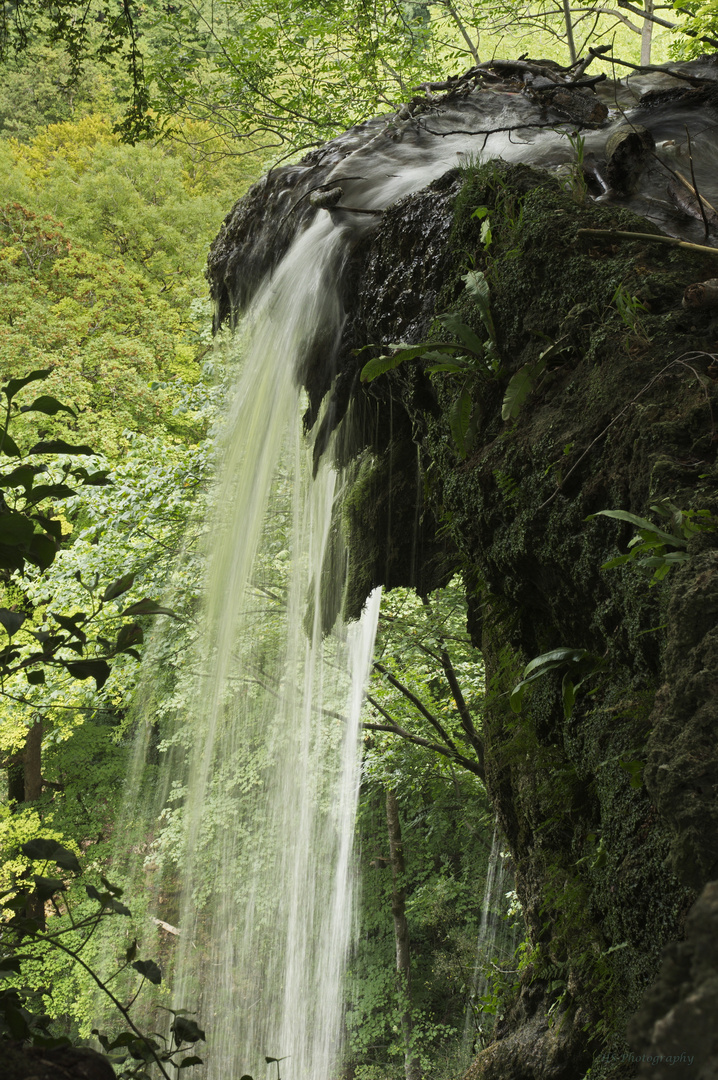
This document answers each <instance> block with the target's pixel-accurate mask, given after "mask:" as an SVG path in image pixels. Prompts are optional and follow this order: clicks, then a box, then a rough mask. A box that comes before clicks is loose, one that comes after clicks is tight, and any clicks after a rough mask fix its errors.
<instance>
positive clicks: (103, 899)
mask: <svg viewBox="0 0 718 1080" xmlns="http://www.w3.org/2000/svg"><path fill="white" fill-rule="evenodd" d="M85 892H86V893H87V895H88V896H89V898H90V900H97V902H98V903H99V904H102V906H103V907H107V906H108V904H109V902H110V899H111V897H110V894H109V893H101V892H100V890H99V889H97V888H96V887H95V886H94V885H85Z"/></svg>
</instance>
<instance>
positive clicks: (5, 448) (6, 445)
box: [0, 432, 21, 457]
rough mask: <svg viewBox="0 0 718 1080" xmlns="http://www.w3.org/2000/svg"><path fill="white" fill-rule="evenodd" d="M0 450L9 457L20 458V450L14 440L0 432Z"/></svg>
mask: <svg viewBox="0 0 718 1080" xmlns="http://www.w3.org/2000/svg"><path fill="white" fill-rule="evenodd" d="M0 450H2V452H3V454H7V456H8V457H20V456H21V455H20V449H19V447H18V445H17V443H16V442H15V440H14V439H11V438H10V436H9V435H8V434H7V432H6V433H5V435H3V434H2V432H0Z"/></svg>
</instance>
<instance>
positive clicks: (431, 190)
mask: <svg viewBox="0 0 718 1080" xmlns="http://www.w3.org/2000/svg"><path fill="white" fill-rule="evenodd" d="M716 70H717V69H716V66H715V63H714V61H713V60H708V61H704V62H700V63H698V64H696V65H695V66H685V67H684V68H681V69H678V71H679V75H682V77H679V78H674V77H672V76H670V75H669V74H667V73H660V74H659V75H658V76H657V77H654V76H647V75H638V76H636V77H635V78H633V79H628V80H626V81H625V82H624V83H623V84H621V85H620V86H618V87H611V88H609V87H607V86H605V85H604V86H600V85H599V86H596V87H590V86H589V87H586V86H579V87H575V86H570V85H568V86H559V85H557V84H556V85H554V86H553V87H552V88H551V93H550V94H548V95H546V96H544V97H543V98H541V97H540V95H538V92H537V91H534V92H532V93H529V92H528V91H529V90H530V83H529V80H528V79H527V78H526V73H525V71H521V70H520V69H519V70H518V71H513V72H512V71H511V69H510V68H509V69H508V70H501V71H500V74H501V77H502V78H503V79H504V83H503V84H502V85H500V86H498V87H497V88H492V89H482V88H481V85H477V84H478V79H474V80H473V82H472V81H471V80H468V81H466V82H465V83H464V84H461V86H460V87H457V88H455V89H454V91H453V92H452V93H450V94H449V95H448V96H447V97H446V98H445V99H443V100H441V101H438V102H434V101H432V102H430V103H429V102H427V103H426V104H425V105H423V106H419V107H417V108H416V109H415V111H414V115H411V114H409V115H407V116H401V115H400V114H397V116H396V117H393V118H389V119H388V120H387V119H386V118H384V119H382V120H376V121H371V122H370V123H369V124H368V125H364V126H363V127H362V128H360V129H353V130H352V131H351V132H349V133H347V135H346V136H342V137H340V138H339V139H337V140H335V141H334V142H332V143H330V144H328V145H327V147H325V148H322V149H321V150H319V151H317V152H316V153H313V154H312V155H310V157H309V158H308V159H306V160H305V161H304V162H303V163H300V164H299V165H296V166H289V167H287V168H285V169H277V170H275V171H274V172H272V173H270V174H269V176H268V177H267V178H266V179H265V180H264V181H262V182H261V183H260V184H259V185H257V186H256V187H255V188H254V189H253V191H252V192H251V193H250V195H249V196H248V197H247V199H246V200H245V201H244V202H242V203H240V204H238V206H237V207H235V209H234V210H233V212H232V213H231V214H230V215H229V217H228V218H227V220H226V222H225V225H224V227H223V230H222V232H221V233H220V236H219V237H218V239H217V241H216V242H215V245H214V248H213V251H212V253H211V256H210V280H211V285H212V289H213V294H214V297H215V301H216V303H217V312H218V316H217V317H218V319H219V320H220V321H221V320H222V319H224V318H234V317H236V316H237V314H238V312H239V309H241V308H242V307H244V306H245V305H246V304H247V303H248V301H249V298H250V297H251V295H252V294H253V293H254V291H255V290H256V289H257V287H258V286H259V283H260V281H262V280H265V275H267V274H269V275H270V276H269V278H268V279H267V280H269V281H270V282H271V280H272V276H271V275H272V273H273V272H274V271H275V268H276V267H278V266H280V260H281V259H282V257H283V256H284V253H285V251H286V250H288V247H289V244H290V243H291V241H292V238H293V237H294V236H295V235H301V234H302V232H303V231H304V230H306V229H307V228H314V225H311V224H310V223H311V222H312V221H314V222H315V223H316V222H317V221H320V220H324V221H326V223H327V224H329V223H331V224H332V225H333V227H334V229H335V230H337V231H340V232H341V233H342V236H343V245H342V255H341V257H340V258H339V260H338V262H337V263H336V266H337V277H338V280H339V285H338V296H339V300H338V302H339V305H340V308H341V314H340V317H339V318H338V320H337V326H338V329H337V330H336V332H332V333H330V334H327V333H326V332H325V331H323V330H322V328H321V327H317V328H316V334H309V335H308V337H307V341H306V342H305V345H304V348H303V351H302V353H301V356H300V358H299V361H298V367H297V375H298V377H299V378H300V379H301V380H302V382H303V383H304V385H305V387H306V390H307V393H308V397H309V407H308V411H307V414H306V416H305V425H306V426H307V428H312V427H314V426H315V424H316V425H317V427H316V429H315V438H316V442H315V446H316V447H317V458H320V457H321V456H322V454H323V453H324V452H325V451H326V450H327V448H328V447H329V445H330V437H331V436H332V435H333V436H334V438H335V439H336V442H335V444H334V447H333V450H331V451H330V452H331V453H333V455H334V457H335V459H336V460H337V461H338V462H339V463H341V465H342V466H344V467H346V469H347V473H346V475H347V477H348V480H347V493H346V495H345V496H344V499H343V504H342V506H341V510H340V511H339V510H335V523H336V527H337V528H339V527H341V529H342V530H343V532H344V537H345V542H346V545H347V556H346V560H345V563H344V567H345V580H344V587H343V595H342V597H340V598H335V600H334V601H333V602H331V601H327V604H326V605H325V609H326V610H325V614H324V616H323V618H324V623H325V625H326V626H330V625H332V624H333V622H334V617H335V615H336V614H337V613H338V612H339V609H340V607H341V608H343V611H344V614H345V615H346V616H348V617H349V618H356V617H357V616H358V615H359V613H360V612H361V609H362V606H363V604H364V601H365V599H366V597H367V596H368V595H369V594H370V593H371V592H372V590H373V589H375V588H377V587H379V586H385V587H387V588H393V587H396V586H399V585H404V586H412V587H415V588H417V589H418V590H419V591H420V592H422V593H425V592H429V591H430V590H431V589H432V588H435V587H436V586H438V585H440V584H443V583H444V582H446V581H447V580H448V579H449V578H450V577H451V576H452V575H453V574H454V573H455V572H457V571H460V572H461V573H462V575H463V579H464V582H465V585H466V589H467V599H468V603H469V613H470V616H469V626H470V632H471V634H472V639H473V642H474V644H475V646H476V648H477V649H478V650H480V652H481V655H482V656H483V659H484V663H485V665H486V673H487V698H486V710H485V716H484V727H483V736H482V737H483V751H484V756H485V770H486V782H487V788H488V793H489V797H490V800H491V804H492V806H493V808H494V809H495V811H496V813H497V815H498V820H499V823H500V826H501V828H502V830H503V833H504V835H505V836H506V838H507V842H508V845H509V848H510V852H511V858H512V860H513V863H514V867H515V874H516V888H517V892H518V896H519V899H520V901H521V905H522V908H523V912H524V916H525V919H526V924H527V929H528V934H529V942H530V946H531V949H530V955H529V958H528V960H527V962H526V963H525V964H524V965H523V967H522V970H521V977H520V986H519V990H518V993H517V994H516V995H514V997H513V998H512V999H511V1000H507V1001H506V1002H505V1008H504V1013H503V1016H502V1017H501V1019H500V1020H499V1021H498V1023H497V1026H496V1029H495V1041H494V1042H493V1043H492V1044H491V1045H490V1046H489V1047H488V1048H487V1049H485V1050H484V1051H483V1052H482V1053H481V1054H480V1055H479V1056H478V1058H477V1059H476V1061H475V1063H474V1064H473V1065H472V1067H471V1069H470V1070H469V1074H468V1075H469V1076H470V1077H471V1078H472V1080H480V1078H483V1080H489V1078H491V1080H529V1078H530V1080H577V1078H579V1077H582V1076H583V1075H584V1074H585V1073H586V1071H587V1070H588V1069H589V1068H590V1069H591V1073H590V1075H591V1080H609V1078H610V1080H619V1078H623V1077H626V1078H628V1077H633V1076H642V1077H653V1078H654V1080H655V1078H657V1077H658V1076H659V1075H660V1076H661V1077H662V1076H663V1075H664V1074H665V1075H666V1076H670V1077H671V1078H681V1077H686V1078H688V1077H689V1076H695V1075H698V1074H697V1073H696V1072H695V1071H694V1070H695V1066H696V1064H701V1065H704V1066H705V1069H706V1070H707V1071H705V1073H701V1075H705V1076H713V1075H714V1074H715V1068H716V1066H715V1049H714V1047H713V1044H712V1041H711V1039H712V1037H711V1036H710V1032H709V1029H708V1028H706V1024H708V1025H709V1026H711V1029H712V1020H711V1019H710V1016H711V1015H713V1014H712V1013H711V1009H713V1008H714V1007H715V991H714V989H713V987H714V985H715V977H716V976H715V972H716V969H715V964H713V966H711V963H712V961H710V962H709V961H708V960H706V961H705V962H704V963H703V967H702V968H701V966H700V964H699V963H698V961H697V959H696V958H697V956H698V954H699V952H700V946H699V945H698V944H697V942H699V941H700V940H703V939H704V938H705V935H706V933H707V930H706V927H708V926H709V925H712V922H711V920H714V915H715V912H714V911H713V907H714V896H713V891H711V890H712V889H713V887H712V886H710V887H709V888H708V890H707V891H706V892H705V893H703V895H702V898H701V900H700V901H699V904H698V905H697V906H695V907H693V905H694V904H695V902H696V900H697V898H698V897H699V895H700V894H701V893H702V891H703V890H704V887H706V886H707V883H709V882H711V881H713V879H715V878H716V877H718V844H717V842H716V836H717V835H718V812H717V811H716V800H715V792H716V784H717V783H718V760H717V759H716V749H715V739H714V732H715V725H716V719H717V717H716V708H717V707H716V700H718V698H717V697H716V674H715V673H716V671H718V630H716V611H718V534H717V533H716V528H715V522H716V516H715V515H716V513H718V500H717V499H716V478H717V467H716V446H717V442H718V440H717V435H716V426H715V425H716V408H717V404H718V403H717V401H716V398H717V397H718V395H717V394H716V377H717V376H718V358H717V355H716V353H717V342H716V336H717V329H718V327H717V323H718V320H717V318H716V310H717V309H716V308H715V307H710V306H692V305H691V302H690V300H689V299H686V300H685V301H684V294H685V292H686V290H687V289H688V288H689V287H690V286H694V285H696V284H698V283H703V282H710V281H711V280H712V279H714V278H715V276H716V273H718V271H717V270H716V266H717V259H716V252H718V249H714V251H711V250H706V249H710V248H711V247H712V246H713V245H714V243H715V239H714V238H715V223H714V221H713V220H712V219H710V220H709V215H708V211H707V209H706V205H705V204H702V205H703V209H701V203H700V202H699V199H698V198H697V197H696V192H698V194H699V196H703V198H704V199H705V201H706V203H707V204H710V207H714V206H715V205H716V204H718V188H717V186H716V176H717V175H718V171H717V170H716V156H717V151H716V145H717V144H716V138H715V135H716V127H717V126H718V112H717V106H716V101H717V97H716V83H715V77H716ZM652 78H654V82H653V84H651V79H652ZM512 79H513V80H514V81H513V82H512V81H511V80H512ZM519 89H523V90H524V91H526V93H524V94H522V95H521V96H519V95H518V94H517V93H516V91H517V90H519ZM544 89H545V88H544ZM596 90H600V97H599V96H597V94H596V93H595V91H596ZM538 129H547V130H538ZM687 132H689V133H690V138H689V135H688V134H687ZM569 136H570V138H569ZM689 141H690V145H689ZM438 147H440V150H439V149H437V148H438ZM689 177H690V178H691V179H689ZM337 189H340V190H339V194H338V195H336V197H335V198H334V201H331V200H330V201H329V204H326V203H325V204H324V205H323V204H322V200H321V198H314V200H313V201H312V196H313V195H315V196H316V194H317V193H319V194H320V195H322V193H327V192H332V191H335V192H336V190H337ZM681 189H682V190H681ZM689 189H690V190H689ZM477 212H478V213H477ZM487 223H488V225H489V229H490V231H488V230H487ZM666 235H670V236H673V237H676V236H678V237H681V238H683V239H684V240H686V241H688V244H689V246H678V245H675V244H673V245H671V244H664V243H662V242H660V241H658V242H656V241H654V240H652V239H651V237H652V236H657V237H664V236H666ZM275 236H276V246H275V242H274V240H273V239H271V238H272V237H275ZM691 245H692V246H691ZM701 249H703V250H701ZM471 275H474V277H473V278H472V276H471ZM477 275H480V277H479V278H477ZM467 277H468V278H469V281H467ZM477 280H478V281H479V286H477V284H476V283H477ZM472 282H473V284H474V289H473V291H472V289H471V287H468V288H467V285H469V286H471V284H472ZM481 282H483V283H484V284H485V286H486V287H487V290H488V291H487V293H486V292H483V291H482V288H483V286H482V285H481ZM486 296H488V309H487V303H486ZM448 315H452V316H453V317H454V318H453V323H452V322H451V321H447V319H446V317H447V316H448ZM452 326H453V327H458V326H461V327H463V328H464V329H463V330H458V331H454V330H452ZM467 328H468V330H469V331H470V332H471V333H472V334H473V338H472V339H471V340H472V341H476V342H477V344H472V345H471V346H466V340H467V336H466V329H467ZM447 331H448V335H449V340H451V338H452V335H453V342H454V345H453V346H452V347H453V349H454V352H453V353H452V354H451V355H452V356H454V357H456V356H457V355H459V354H460V353H461V349H460V348H459V345H460V344H463V345H464V346H465V347H466V353H468V354H469V355H468V357H467V355H465V354H464V355H463V362H462V363H461V364H458V363H454V365H453V368H452V367H451V365H447V364H446V363H444V369H443V370H439V371H436V372H434V373H430V372H429V370H428V369H429V367H430V366H431V365H432V364H436V363H437V357H436V355H435V354H436V349H437V346H438V345H439V344H441V343H442V342H446V341H447ZM457 333H458V338H459V340H457ZM395 343H401V344H402V345H405V346H418V345H420V344H422V343H427V345H426V348H425V350H424V351H425V352H427V353H432V355H431V357H430V358H429V359H426V358H424V357H423V355H422V352H421V351H419V352H418V353H415V354H414V355H413V356H411V357H407V358H406V359H405V360H404V361H403V362H401V363H398V364H396V365H394V366H393V370H390V369H387V370H386V371H385V372H384V373H383V374H379V375H378V376H377V377H376V378H375V379H372V380H371V381H365V382H362V381H361V372H362V369H363V368H364V366H365V365H366V364H367V362H368V361H369V360H370V359H372V358H375V357H377V356H379V355H380V354H382V353H386V352H387V350H390V349H391V346H392V345H393V344H395ZM432 343H433V345H432ZM432 349H433V352H432ZM439 359H441V358H439ZM443 359H444V361H446V360H447V355H446V353H445V354H444V357H443ZM521 373H522V377H521V379H517V376H519V374H521ZM654 508H655V509H654ZM605 511H610V512H618V515H617V516H613V517H611V516H606V515H605V514H604V512H605ZM596 515H598V516H596ZM621 515H623V516H621ZM626 515H629V516H626ZM630 515H633V519H640V521H641V522H642V524H638V523H637V522H636V520H632V519H631V517H630ZM641 530H643V531H642V532H641ZM651 530H653V531H651ZM637 534H638V536H639V540H641V539H642V541H643V543H644V545H648V546H647V547H645V550H643V552H641V549H640V548H639V547H637V546H636V545H635V544H634V545H633V548H629V547H628V544H629V542H630V541H631V539H632V538H633V537H634V536H636V535H637ZM659 534H660V535H659ZM631 552H633V555H634V557H633V558H630V557H629V558H627V559H625V560H623V561H617V563H616V565H614V566H613V567H608V568H604V564H606V563H608V562H611V561H612V560H618V558H619V557H620V556H623V555H629V556H630V555H631ZM639 555H642V557H641V558H639ZM335 561H336V560H335ZM556 650H562V651H561V653H560V655H559V654H558V653H555V652H554V656H553V661H552V666H550V667H549V666H547V667H546V670H545V677H541V678H536V679H535V680H533V681H532V682H531V685H529V686H527V687H526V690H525V694H523V696H521V695H519V696H518V697H517V696H516V694H515V692H514V688H515V687H516V686H517V684H518V683H519V682H520V681H521V679H522V673H525V668H526V666H527V665H528V664H529V663H530V662H531V661H533V660H534V659H535V658H539V657H545V656H546V655H547V654H549V653H552V651H556ZM546 663H548V662H546ZM534 671H535V673H540V664H539V666H538V668H534ZM526 674H527V673H526ZM512 706H515V707H512ZM689 913H690V914H689ZM684 936H685V941H683V940H682V939H683V938H684ZM676 942H680V944H678V945H677V944H675V943H676ZM666 946H668V947H669V950H672V952H670V951H669V954H668V957H669V959H668V960H666V964H667V965H668V968H665V969H663V970H662V969H661V956H662V951H663V949H664V948H665V947H666ZM671 957H673V960H672V961H670V958H671ZM671 963H672V964H673V968H671V967H670V964H671ZM676 966H680V968H681V972H682V976H681V978H680V979H678V978H677V977H676V975H675V967H676ZM657 980H658V982H657ZM651 984H655V985H654V989H653V990H652V991H651V992H650V995H651V996H649V998H647V999H646V1001H645V1002H644V1003H643V1004H642V1000H643V996H644V994H645V992H646V990H647V988H648V987H649V986H651ZM670 1009H673V1013H671V1014H670V1016H669V1017H668V1019H664V1020H663V1022H662V1023H660V1024H657V1023H656V1021H657V1019H660V1018H663V1017H665V1015H666V1014H668V1012H669V1010H670ZM632 1017H635V1018H634V1019H633V1020H632V1019H631V1018H632ZM706 1017H709V1019H706ZM627 1025H628V1032H629V1035H628V1038H629V1040H630V1041H629V1042H627V1041H626V1030H627ZM701 1025H703V1026H701ZM681 1055H684V1057H681ZM659 1056H660V1057H661V1060H662V1061H663V1062H664V1066H663V1068H664V1072H660V1073H659V1072H656V1071H655V1068H657V1067H658V1066H657V1065H656V1063H655V1062H654V1061H653V1058H658V1057H659ZM669 1057H670V1058H671V1059H672V1060H671V1061H670V1067H668V1068H666V1067H665V1061H667V1060H668V1058H669ZM689 1057H690V1058H691V1061H689V1060H688V1058H689ZM673 1059H675V1060H673ZM711 1070H713V1071H711Z"/></svg>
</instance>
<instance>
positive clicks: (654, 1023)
mask: <svg viewBox="0 0 718 1080" xmlns="http://www.w3.org/2000/svg"><path fill="white" fill-rule="evenodd" d="M717 1019H718V881H712V882H711V883H710V884H708V885H706V887H705V889H704V890H703V892H702V893H701V895H700V897H699V898H698V900H697V901H696V903H695V904H694V905H693V907H692V908H691V911H690V913H689V915H688V918H687V919H686V926H685V939H684V940H683V941H680V942H675V943H673V944H671V945H669V946H668V947H667V949H666V951H665V954H664V956H663V962H662V964H661V969H660V972H659V974H658V979H657V980H656V982H655V984H654V985H653V986H652V987H651V989H650V990H649V991H648V993H647V994H646V995H645V998H644V1000H643V1002H642V1004H641V1008H640V1009H639V1011H638V1013H637V1014H636V1016H635V1017H634V1018H633V1020H632V1021H631V1024H630V1025H629V1033H628V1034H629V1041H630V1043H631V1047H632V1050H633V1054H634V1057H635V1058H636V1059H637V1060H638V1062H639V1069H638V1074H637V1075H638V1076H639V1077H640V1078H641V1080H694V1078H695V1077H700V1080H716V1077H718V1023H717Z"/></svg>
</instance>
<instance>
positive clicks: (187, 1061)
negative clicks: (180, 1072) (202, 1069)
mask: <svg viewBox="0 0 718 1080" xmlns="http://www.w3.org/2000/svg"><path fill="white" fill-rule="evenodd" d="M202 1064H203V1062H202V1058H201V1057H197V1055H196V1054H193V1055H192V1057H186V1058H182V1060H181V1061H180V1063H179V1068H180V1069H188V1068H189V1067H190V1065H202Z"/></svg>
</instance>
